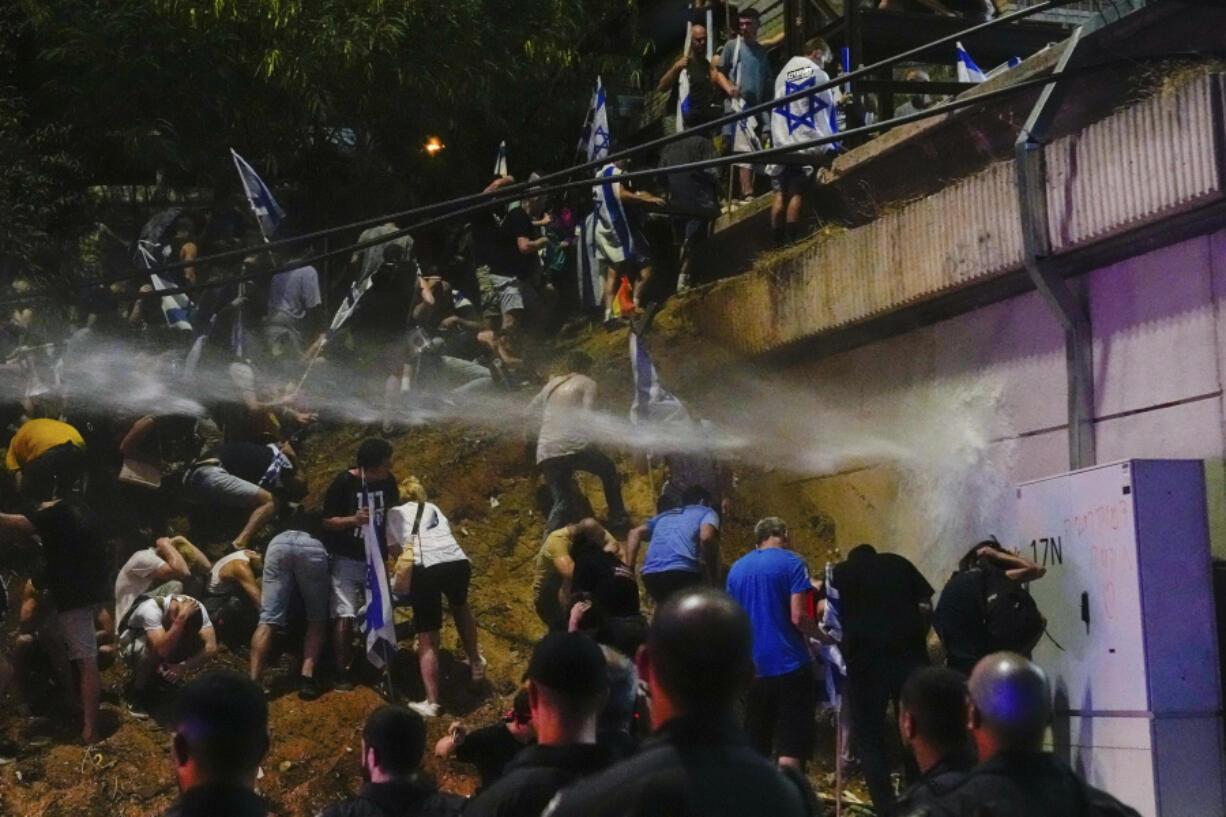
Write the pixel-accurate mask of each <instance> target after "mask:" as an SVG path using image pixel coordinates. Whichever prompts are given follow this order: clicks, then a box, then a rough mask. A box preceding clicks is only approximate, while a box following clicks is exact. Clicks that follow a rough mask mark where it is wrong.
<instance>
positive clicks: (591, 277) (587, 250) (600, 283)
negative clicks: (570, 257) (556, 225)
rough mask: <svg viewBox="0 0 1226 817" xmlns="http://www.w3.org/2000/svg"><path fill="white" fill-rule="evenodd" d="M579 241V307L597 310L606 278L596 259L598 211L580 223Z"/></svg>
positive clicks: (576, 248) (577, 247)
mask: <svg viewBox="0 0 1226 817" xmlns="http://www.w3.org/2000/svg"><path fill="white" fill-rule="evenodd" d="M578 230H579V241H578V242H577V245H576V247H575V250H576V252H577V253H578V256H579V257H578V261H579V275H578V278H579V306H580V308H582V309H596V308H598V307H599V306H600V301H601V297H602V296H603V294H604V278H603V276H601V274H600V262H599V260H598V259H597V257H596V211H595V210H593V211H592V212H590V213H588V214H587V218H585V219H583V221H581V222H579V227H578Z"/></svg>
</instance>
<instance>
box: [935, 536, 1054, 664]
mask: <svg viewBox="0 0 1226 817" xmlns="http://www.w3.org/2000/svg"><path fill="white" fill-rule="evenodd" d="M1046 573H1047V570H1046V568H1044V567H1042V566H1040V565H1037V564H1035V563H1034V562H1031V561H1029V560H1028V559H1023V558H1022V557H1021V556H1017V555H1014V554H1012V553H1009V552H1008V551H1006V550H1005V549H1004V548H1002V547H1001V546H1000V543H999V542H996V541H995V540H991V539H989V540H984V541H982V542H979V543H978V544H976V545H975V546H974V547H972V548H971V549H970V551H969V552H968V553H967V554H966V555H965V556H963V557H962V559H961V560H960V561H959V562H958V572H956V573H954V575H953V576H951V577H950V579H949V581H948V582H946V583H945V587H944V588H942V589H941V597H940V599H939V600H938V601H937V607H936V611H935V612H934V613H933V616H932V626H933V629H935V630H936V631H937V635H939V636H940V637H941V643H942V644H943V645H944V647H945V665H946V666H948V667H950V668H951V669H955V670H957V671H958V672H960V673H962V674H963V675H964V676H966V675H970V673H971V670H972V669H974V668H975V664H977V663H979V659H981V658H983V657H984V656H985V655H987V654H988V653H993V652H998V651H1001V650H1010V651H1012V652H1018V653H1021V654H1023V655H1029V653H1030V650H1031V648H1033V647H1034V644H1035V642H1036V641H1037V640H1038V638H1039V637H1040V636H1041V635H1042V634H1043V625H1044V623H1045V622H1044V621H1043V618H1042V616H1041V615H1039V613H1038V608H1037V607H1035V605H1034V601H1033V599H1031V598H1030V595H1029V593H1027V592H1026V591H1025V590H1024V589H1023V588H1022V587H1021V586H1020V585H1021V583H1022V582H1031V581H1035V580H1037V579H1041V578H1043V576H1044V575H1045V574H1046Z"/></svg>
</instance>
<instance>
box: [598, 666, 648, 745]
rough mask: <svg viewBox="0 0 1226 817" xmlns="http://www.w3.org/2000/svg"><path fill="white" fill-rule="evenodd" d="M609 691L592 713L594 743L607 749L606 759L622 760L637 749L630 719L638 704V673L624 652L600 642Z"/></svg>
mask: <svg viewBox="0 0 1226 817" xmlns="http://www.w3.org/2000/svg"><path fill="white" fill-rule="evenodd" d="M600 650H601V652H603V653H604V659H605V667H606V672H607V674H608V676H609V694H608V696H607V697H606V698H605V702H604V706H603V707H602V708H601V710H600V714H599V715H597V716H596V743H598V744H600V745H601V746H603V747H604V748H605V751H607V752H608V753H609V758H610V761H611V762H613V763H616V762H618V761H622V760H625V759H626V758H628V757H630V756H631V755H632V754H634V752H635V750H636V749H638V746H639V739H638V735H636V734H635V733H634V727H635V723H634V720H635V718H636V717H637V715H638V708H639V675H638V671H637V670H636V669H635V667H634V662H633V661H632V660H631V658H630V657H629V656H627V655H626V654H625V653H624V652H621V651H619V650H617V649H615V648H613V647H611V646H608V645H605V644H602V645H601V646H600Z"/></svg>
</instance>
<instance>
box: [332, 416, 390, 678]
mask: <svg viewBox="0 0 1226 817" xmlns="http://www.w3.org/2000/svg"><path fill="white" fill-rule="evenodd" d="M399 504H400V490H399V488H397V486H396V478H395V477H394V476H393V475H392V446H391V444H390V443H389V442H387V440H382V439H379V438H377V437H373V438H370V439H367V440H364V441H363V442H362V444H361V445H359V446H358V452H357V464H356V465H355V466H354V467H353V468H350V469H348V470H347V471H342V472H341V473H340V474H338V475H337V476H336V478H335V479H333V480H332V484H331V485H330V486H328V491H327V493H326V494H324V503H323V529H324V535H325V540H324V546H325V547H326V548H327V550H328V555H329V556H330V557H331V562H332V619H333V652H334V654H335V656H336V671H337V675H336V688H337V689H339V690H350V689H353V676H352V671H351V668H350V664H351V662H352V660H353V622H354V619H356V618H357V617H358V615H359V614H361V613H363V612H364V615H365V630H366V654H367V659H368V660H369V661H370V662H371V664H373V665H374V666H375V667H378V668H383V667H385V666H387V665H388V664H389V663H390V660H391V656H392V653H394V652H395V649H396V637H395V631H394V627H393V624H392V615H391V593H390V592H389V590H388V585H387V568H386V560H387V556H388V547H387V532H386V527H385V520H384V515H385V513H386V511H387V509H388V508H391V507H394V506H396V505H399ZM392 555H393V556H396V555H398V554H396V553H393V554H392Z"/></svg>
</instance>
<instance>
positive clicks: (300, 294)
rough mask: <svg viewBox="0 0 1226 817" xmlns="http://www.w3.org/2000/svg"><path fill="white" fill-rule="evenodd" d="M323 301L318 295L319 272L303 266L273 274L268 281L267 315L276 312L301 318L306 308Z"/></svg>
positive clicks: (313, 306) (315, 305)
mask: <svg viewBox="0 0 1226 817" xmlns="http://www.w3.org/2000/svg"><path fill="white" fill-rule="evenodd" d="M321 303H323V300H322V299H321V298H320V297H319V273H318V272H316V270H315V268H314V267H311V266H305V267H298V268H297V269H292V270H289V271H288V272H282V273H280V274H279V275H274V276H273V277H272V280H271V281H269V282H268V315H269V317H270V318H271V317H274V316H276V315H278V314H280V315H282V316H286V317H289V318H291V319H293V320H295V321H300V320H302V318H303V316H304V315H306V313H307V310H310V309H314V308H315V307H317V306H319V305H320V304H321Z"/></svg>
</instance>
